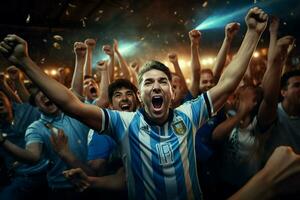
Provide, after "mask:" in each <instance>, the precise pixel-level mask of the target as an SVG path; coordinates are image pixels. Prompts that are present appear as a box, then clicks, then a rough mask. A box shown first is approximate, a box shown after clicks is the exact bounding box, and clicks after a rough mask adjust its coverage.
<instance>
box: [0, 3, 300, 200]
mask: <svg viewBox="0 0 300 200" xmlns="http://www.w3.org/2000/svg"><path fill="white" fill-rule="evenodd" d="M268 21H269V26H268V29H269V33H270V42H269V48H268V54H267V58H266V60H265V61H261V62H253V61H251V57H252V55H253V52H254V51H255V49H256V46H257V43H258V41H259V39H260V37H261V35H262V33H263V32H264V31H265V29H266V27H267V23H268ZM245 23H246V25H247V31H246V33H245V37H244V39H243V41H242V44H241V46H240V48H239V50H238V52H237V53H236V55H235V56H234V57H233V58H232V59H231V60H230V61H228V60H227V57H228V54H229V51H230V47H231V43H232V41H233V40H234V37H235V36H236V35H237V34H238V32H239V28H240V24H239V23H235V22H233V23H229V24H227V25H226V26H225V38H224V41H223V43H222V46H221V48H220V50H219V53H218V55H217V58H216V61H215V63H214V66H213V68H212V70H211V69H208V68H204V69H203V68H201V63H200V59H199V57H201V55H200V54H199V48H200V45H201V43H200V40H201V32H200V31H198V30H192V31H190V32H189V33H188V34H189V38H190V47H191V72H192V73H191V77H190V80H191V83H190V84H189V85H188V84H187V83H186V81H185V77H184V75H183V73H182V71H181V68H180V66H179V62H178V56H180V55H177V54H176V53H172V52H170V54H169V55H168V59H169V61H170V62H171V63H172V65H173V67H174V72H170V70H169V68H168V67H167V66H165V65H164V64H162V63H160V62H158V61H154V60H153V61H148V62H146V63H145V64H144V65H143V66H139V64H138V63H132V64H131V65H128V64H127V62H126V60H125V59H124V58H123V56H122V54H121V53H120V51H119V48H118V42H117V41H116V40H114V42H113V46H110V45H104V46H103V49H102V50H103V52H104V53H105V54H107V55H108V57H109V59H108V60H105V61H99V62H97V64H96V67H95V70H92V63H93V62H92V60H93V58H92V55H93V50H94V48H95V45H96V41H95V40H94V39H86V40H85V41H84V42H75V43H74V53H75V66H74V72H73V77H72V81H71V83H68V82H66V81H65V80H66V78H65V73H64V69H60V70H59V76H58V78H57V80H54V79H53V78H51V77H49V76H48V75H47V74H45V73H44V72H43V71H42V69H40V68H39V67H38V66H37V65H36V64H35V63H34V62H33V61H32V60H31V58H30V56H29V55H28V45H27V42H26V41H25V40H24V39H22V38H20V37H18V36H17V35H7V36H6V37H5V38H4V39H3V40H2V42H1V43H0V52H1V53H2V55H3V56H4V57H5V58H6V59H7V60H8V61H10V62H11V63H12V66H10V67H8V68H7V69H6V73H7V74H8V75H9V77H6V76H5V73H4V72H1V74H0V82H1V83H0V115H1V119H0V131H1V133H0V199H45V198H48V199H51V200H52V199H55V200H59V199H64V200H67V199H72V200H74V199H88V198H95V196H97V197H98V198H99V199H115V198H116V199H117V198H118V199H120V198H122V199H127V198H128V199H227V198H231V199H272V198H278V197H279V198H283V199H299V198H300V193H299V189H298V188H299V186H300V176H299V174H300V155H299V154H300V133H299V130H300V98H299V97H300V70H299V69H296V68H291V67H289V66H287V65H285V64H286V61H287V59H288V56H289V54H290V52H291V51H292V49H293V47H294V38H293V37H292V36H285V37H282V38H279V39H278V38H277V33H278V29H279V19H277V18H276V17H272V18H271V17H268V15H267V14H266V13H264V11H262V10H261V9H259V8H252V9H250V10H249V12H248V13H247V15H246V17H245ZM27 39H28V40H30V38H27ZM116 61H118V63H116ZM25 79H28V80H29V83H28V81H27V82H26V84H25V82H24V80H25Z"/></svg>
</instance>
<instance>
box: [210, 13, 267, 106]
mask: <svg viewBox="0 0 300 200" xmlns="http://www.w3.org/2000/svg"><path fill="white" fill-rule="evenodd" d="M267 19H268V16H267V14H265V13H264V12H263V11H262V10H261V9H259V8H257V7H255V8H252V9H250V11H249V12H248V14H247V16H246V18H245V21H246V23H247V26H248V29H247V32H246V35H245V37H244V40H243V42H242V44H241V47H240V49H239V51H238V53H237V55H236V57H235V58H234V59H233V60H232V61H231V63H230V64H229V65H228V67H227V68H226V70H225V71H224V73H223V74H222V76H221V78H220V80H219V82H218V84H217V85H216V86H215V87H213V88H212V89H210V91H209V92H210V96H211V100H212V104H213V108H214V111H218V110H219V109H220V108H221V107H222V106H223V104H224V103H225V101H226V99H227V97H228V96H229V95H230V94H231V93H232V92H233V91H234V90H235V88H236V87H237V86H238V84H239V83H240V81H241V80H242V78H243V76H244V74H245V71H246V69H247V66H248V64H249V62H250V59H251V57H252V54H253V52H254V50H255V48H256V46H257V43H258V41H259V38H260V36H261V34H262V33H263V31H264V29H265V28H266V25H267Z"/></svg>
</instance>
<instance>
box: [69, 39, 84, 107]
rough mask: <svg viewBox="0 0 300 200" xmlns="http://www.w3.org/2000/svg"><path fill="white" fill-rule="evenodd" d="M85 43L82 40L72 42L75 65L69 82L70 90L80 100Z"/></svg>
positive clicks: (82, 98)
mask: <svg viewBox="0 0 300 200" xmlns="http://www.w3.org/2000/svg"><path fill="white" fill-rule="evenodd" d="M86 52H87V45H86V44H84V43H82V42H75V43H74V53H75V67H74V73H73V78H72V83H71V91H72V92H74V93H75V94H76V95H77V96H78V97H79V98H81V100H82V101H83V100H84V97H83V67H84V63H85V58H86Z"/></svg>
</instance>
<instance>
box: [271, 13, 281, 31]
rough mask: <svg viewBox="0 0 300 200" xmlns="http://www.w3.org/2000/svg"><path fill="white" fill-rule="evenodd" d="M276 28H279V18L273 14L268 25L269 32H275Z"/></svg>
mask: <svg viewBox="0 0 300 200" xmlns="http://www.w3.org/2000/svg"><path fill="white" fill-rule="evenodd" d="M278 28H279V18H278V17H275V16H272V17H271V23H270V27H269V31H270V33H277V31H278Z"/></svg>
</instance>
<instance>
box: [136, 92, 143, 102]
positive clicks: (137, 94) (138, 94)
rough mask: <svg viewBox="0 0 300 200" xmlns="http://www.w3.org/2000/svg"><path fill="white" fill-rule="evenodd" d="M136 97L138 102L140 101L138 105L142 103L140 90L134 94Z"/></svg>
mask: <svg viewBox="0 0 300 200" xmlns="http://www.w3.org/2000/svg"><path fill="white" fill-rule="evenodd" d="M136 96H137V98H138V100H139V101H140V103H142V97H141V92H140V90H138V91H137V92H136Z"/></svg>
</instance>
